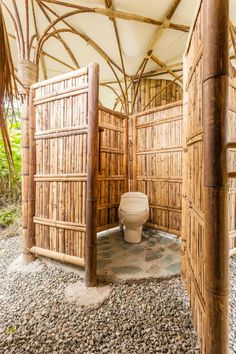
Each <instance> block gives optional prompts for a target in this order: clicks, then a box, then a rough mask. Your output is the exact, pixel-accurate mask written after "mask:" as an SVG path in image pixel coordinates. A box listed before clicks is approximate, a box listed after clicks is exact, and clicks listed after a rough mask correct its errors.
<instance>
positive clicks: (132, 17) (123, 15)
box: [42, 0, 190, 32]
mask: <svg viewBox="0 0 236 354" xmlns="http://www.w3.org/2000/svg"><path fill="white" fill-rule="evenodd" d="M42 1H43V2H48V3H52V4H56V5H61V6H65V7H67V8H68V7H70V8H74V9H78V10H82V11H83V12H93V13H95V14H98V15H104V16H107V17H109V18H120V19H122V20H127V21H137V22H142V23H147V24H149V25H156V26H161V25H163V21H158V20H154V19H152V18H150V17H144V16H140V15H136V14H132V13H128V12H124V11H117V10H111V9H104V8H99V7H94V8H91V7H86V6H80V5H76V4H71V3H69V2H65V1H57V0H42ZM168 28H171V29H173V30H176V31H182V32H189V30H190V27H189V26H185V25H181V24H177V23H169V25H168Z"/></svg>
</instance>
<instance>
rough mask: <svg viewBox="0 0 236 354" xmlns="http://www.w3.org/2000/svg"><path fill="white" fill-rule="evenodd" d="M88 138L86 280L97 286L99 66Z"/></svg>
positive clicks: (92, 81)
mask: <svg viewBox="0 0 236 354" xmlns="http://www.w3.org/2000/svg"><path fill="white" fill-rule="evenodd" d="M88 85H89V92H88V136H87V139H88V141H87V203H86V245H85V248H86V249H85V280H86V285H87V286H90V287H92V286H96V284H97V224H96V219H97V174H98V172H97V168H98V166H97V163H98V86H99V66H98V65H97V64H90V65H89V67H88Z"/></svg>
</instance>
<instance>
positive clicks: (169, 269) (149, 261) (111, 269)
mask: <svg viewBox="0 0 236 354" xmlns="http://www.w3.org/2000/svg"><path fill="white" fill-rule="evenodd" d="M97 252H98V277H99V278H100V279H101V280H106V281H118V282H119V281H129V280H134V279H137V280H139V279H147V278H165V277H170V276H174V275H177V274H179V273H180V242H179V240H178V239H177V237H176V236H174V235H169V234H167V233H164V232H160V231H157V230H153V229H143V237H142V242H141V243H139V244H132V243H128V242H126V241H125V240H124V235H123V231H121V230H119V229H113V230H109V231H106V232H104V233H101V234H99V235H98V248H97Z"/></svg>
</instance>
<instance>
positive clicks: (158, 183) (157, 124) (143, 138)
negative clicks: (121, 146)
mask: <svg viewBox="0 0 236 354" xmlns="http://www.w3.org/2000/svg"><path fill="white" fill-rule="evenodd" d="M132 120H133V124H132V129H133V133H132V134H133V138H132V137H131V134H130V144H132V146H130V150H133V161H132V162H130V165H131V164H133V169H132V175H130V177H131V178H130V188H131V189H132V190H137V191H140V192H143V193H145V194H147V195H148V197H149V203H150V217H149V220H148V222H147V225H149V226H151V227H155V228H158V229H161V230H164V231H167V232H171V233H174V234H177V235H180V230H181V209H182V205H181V204H182V201H181V200H182V101H178V102H174V103H172V104H169V105H165V106H162V107H159V108H155V109H152V110H149V111H144V112H141V113H139V114H137V115H135V116H133V117H132ZM130 127H131V124H130ZM131 139H132V141H131ZM130 157H131V156H130Z"/></svg>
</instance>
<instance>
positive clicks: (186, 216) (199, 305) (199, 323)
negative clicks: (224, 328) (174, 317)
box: [181, 7, 205, 352]
mask: <svg viewBox="0 0 236 354" xmlns="http://www.w3.org/2000/svg"><path fill="white" fill-rule="evenodd" d="M202 26H203V10H202V7H200V8H199V12H198V15H197V17H196V20H195V23H194V27H193V28H192V32H191V39H190V42H189V46H188V49H187V52H186V55H185V57H184V85H183V87H184V88H185V91H184V108H183V109H184V114H183V129H184V131H183V147H184V154H183V217H182V222H183V226H182V238H181V239H182V250H183V254H184V256H183V258H182V273H183V277H184V280H185V284H186V288H187V290H188V293H189V297H190V302H191V309H192V315H193V321H194V324H195V327H196V330H197V332H198V335H199V339H200V342H201V347H202V351H203V352H205V337H204V331H205V293H204V282H205V268H204V259H205V250H204V236H205V235H204V222H205V217H204V205H203V175H204V166H203V116H202V81H203V56H202V55H203V44H202V40H203V38H202Z"/></svg>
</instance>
